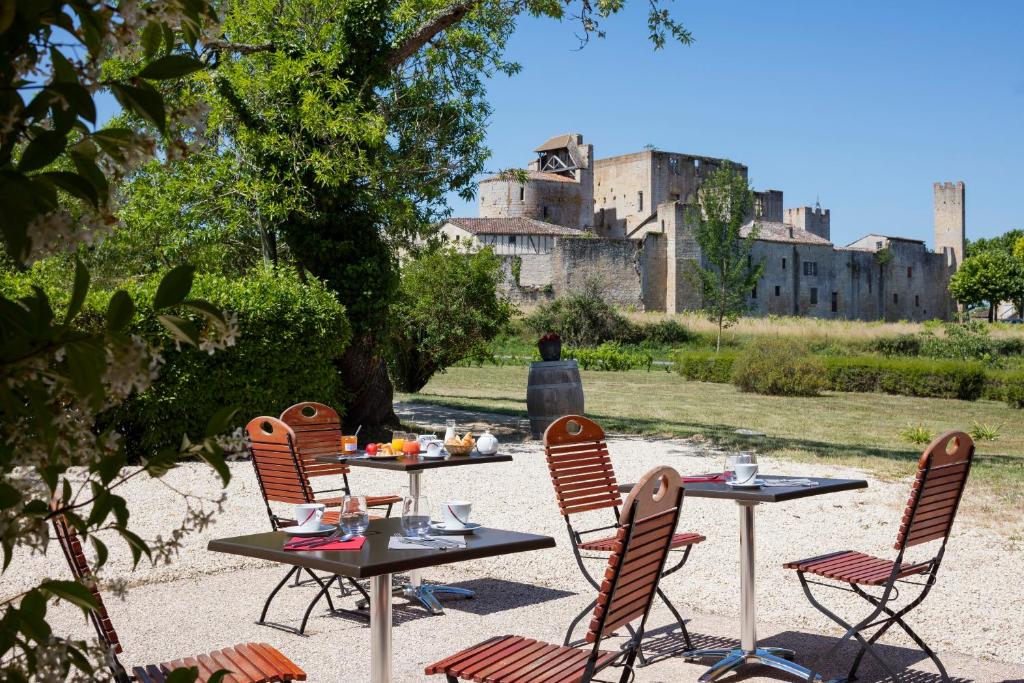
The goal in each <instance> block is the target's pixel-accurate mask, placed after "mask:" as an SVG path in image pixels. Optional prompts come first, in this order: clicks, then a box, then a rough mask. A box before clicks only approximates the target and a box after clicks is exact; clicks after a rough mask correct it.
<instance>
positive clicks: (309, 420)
mask: <svg viewBox="0 0 1024 683" xmlns="http://www.w3.org/2000/svg"><path fill="white" fill-rule="evenodd" d="M281 421H282V422H284V423H285V424H286V425H288V426H289V427H291V428H292V432H293V434H294V439H295V450H296V451H297V452H298V455H299V462H300V463H301V464H302V469H303V471H304V472H305V474H306V477H307V479H312V478H313V477H326V476H332V475H339V474H340V475H341V477H342V481H343V482H344V486H342V488H340V489H327V490H323V491H316V492H314V493H315V494H317V495H319V494H321V493H333V492H338V491H340V492H343V494H344V495H349V494H351V493H352V491H351V489H350V487H349V482H348V475H349V473H350V468H349V466H348V465H346V464H344V463H325V462H317V460H316V457H317V456H318V455H337V453H338V451H339V449H340V448H341V436H342V429H341V418H340V417H339V416H338V412H337V411H336V410H334V408H331V407H330V406H327V405H324V404H323V403H314V402H313V401H305V402H303V403H296V404H295V405H293V406H292V407H290V408H288V409H287V410H285V411H284V412H283V413H281ZM318 502H321V503H325V504H327V505H330V506H334V505H341V498H334V499H328V500H318ZM401 502H402V498H401V496H394V495H392V496H366V505H367V506H368V507H370V508H386V512H385V513H384V516H385V517H390V516H391V506H392V505H394V504H395V503H401Z"/></svg>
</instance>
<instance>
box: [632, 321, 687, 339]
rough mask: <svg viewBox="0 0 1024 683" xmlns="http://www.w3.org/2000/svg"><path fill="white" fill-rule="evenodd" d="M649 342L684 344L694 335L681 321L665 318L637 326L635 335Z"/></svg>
mask: <svg viewBox="0 0 1024 683" xmlns="http://www.w3.org/2000/svg"><path fill="white" fill-rule="evenodd" d="M635 336H637V337H639V339H640V340H641V341H643V342H646V343H649V344H661V345H666V346H667V345H671V344H685V343H687V342H689V341H692V340H693V339H694V335H693V333H692V332H690V330H689V329H687V328H686V326H685V325H683V324H682V323H680V322H678V321H676V320H671V319H666V320H659V321H658V322H656V323H651V324H647V325H640V326H638V329H637V332H636V335H635Z"/></svg>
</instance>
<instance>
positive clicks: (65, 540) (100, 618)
mask: <svg viewBox="0 0 1024 683" xmlns="http://www.w3.org/2000/svg"><path fill="white" fill-rule="evenodd" d="M53 529H54V531H55V532H56V534H57V541H58V542H59V543H60V547H61V550H62V551H63V552H64V559H65V560H67V563H68V566H69V567H70V568H71V573H72V575H74V577H75V580H76V581H78V582H79V583H80V584H82V585H83V586H85V587H86V588H88V589H89V592H90V593H92V596H93V598H95V600H96V604H97V605H99V608H98V609H93V610H89V621H91V622H92V625H93V628H95V629H96V634H97V635H98V636H99V638H100V640H101V641H102V642H103V644H104V645H106V646H107V647H108V648H110V649H112V650H113V652H114V653H115V654H118V653H120V652H121V641H120V640H118V638H117V631H115V630H114V625H113V623H111V621H110V615H108V614H107V608H106V605H104V604H103V596H102V595H100V592H99V590H98V589H97V587H96V582H95V580H94V578H93V574H92V569H91V568H90V567H89V561H88V560H87V559H86V557H85V553H84V552H83V551H82V542H81V541H80V540H79V539H78V534H77V532H76V531H75V530H74V528H72V527H71V525H69V524H68V523H67V520H66V519H65V518H64V516H63V515H55V516H54V517H53Z"/></svg>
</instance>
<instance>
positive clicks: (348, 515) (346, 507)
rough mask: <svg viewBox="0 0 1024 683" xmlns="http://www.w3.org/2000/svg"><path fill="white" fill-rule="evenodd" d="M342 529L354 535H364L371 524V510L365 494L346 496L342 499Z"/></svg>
mask: <svg viewBox="0 0 1024 683" xmlns="http://www.w3.org/2000/svg"><path fill="white" fill-rule="evenodd" d="M339 523H340V524H341V530H342V531H344V532H345V533H346V534H352V535H353V536H362V535H363V534H364V533H365V532H366V527H368V526H370V510H369V508H368V507H366V498H365V497H364V496H345V497H344V498H342V500H341V518H340V520H339Z"/></svg>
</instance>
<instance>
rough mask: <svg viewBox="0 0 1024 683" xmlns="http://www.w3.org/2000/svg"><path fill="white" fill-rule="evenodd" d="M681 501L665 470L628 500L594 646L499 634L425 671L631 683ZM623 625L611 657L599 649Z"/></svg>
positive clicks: (453, 676)
mask: <svg viewBox="0 0 1024 683" xmlns="http://www.w3.org/2000/svg"><path fill="white" fill-rule="evenodd" d="M682 503H683V489H682V487H681V486H680V482H679V473H678V472H676V471H675V470H674V469H672V468H671V467H656V468H655V469H653V470H651V471H650V472H648V473H647V474H645V475H644V476H643V478H642V479H641V480H640V482H639V483H638V484H637V485H636V487H635V488H634V489H633V491H632V492H631V493H630V494H629V497H628V498H627V499H626V502H625V505H624V506H623V509H622V514H621V515H620V516H619V518H618V520H617V521H618V525H617V527H616V532H615V536H614V540H613V543H612V546H611V555H609V556H608V561H607V566H606V568H605V572H604V577H603V579H602V581H601V583H600V585H599V586H598V594H597V599H596V600H595V601H594V610H593V613H592V616H591V619H590V626H589V628H588V629H587V635H586V642H587V643H590V644H592V646H593V647H591V648H577V647H569V646H567V645H553V644H550V643H545V642H542V641H538V640H533V639H531V638H522V637H520V636H499V637H497V638H490V639H488V640H485V641H484V642H482V643H479V644H477V645H474V646H473V647H470V648H467V649H465V650H463V651H462V652H459V653H458V654H455V655H452V656H451V657H447V658H445V659H442V660H441V661H439V662H436V663H434V664H431V665H430V666H428V667H427V668H426V673H427V674H428V675H433V674H443V675H444V676H446V677H447V680H448V681H449V683H454V682H455V681H458V680H459V679H463V680H470V681H488V682H489V683H512V682H513V681H517V682H522V683H555V682H556V681H557V682H558V683H587V682H589V681H591V680H593V678H594V675H595V674H597V673H598V672H599V671H601V670H602V669H605V668H607V667H609V666H620V667H622V669H623V670H622V675H621V677H620V679H619V680H620V683H626V682H627V681H630V680H631V679H632V677H633V667H634V664H635V662H636V658H637V656H638V654H639V651H640V642H641V640H642V639H643V634H644V627H645V623H646V622H647V615H648V613H649V612H650V609H651V603H652V602H653V601H654V595H655V593H656V591H657V589H658V582H659V581H660V580H661V577H662V576H664V569H665V561H666V559H667V558H668V554H669V549H670V546H671V544H672V537H673V532H674V530H675V528H676V524H677V523H678V521H679V512H680V509H681V507H682ZM638 621H639V623H636V622H638ZM627 625H628V626H630V629H629V631H630V633H631V638H630V640H629V641H628V642H626V643H625V644H624V645H622V646H621V648H620V649H619V650H617V651H616V650H602V649H600V647H601V644H602V641H603V640H604V639H605V638H607V637H609V636H611V635H612V633H613V631H615V629H618V628H621V627H623V626H627Z"/></svg>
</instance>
